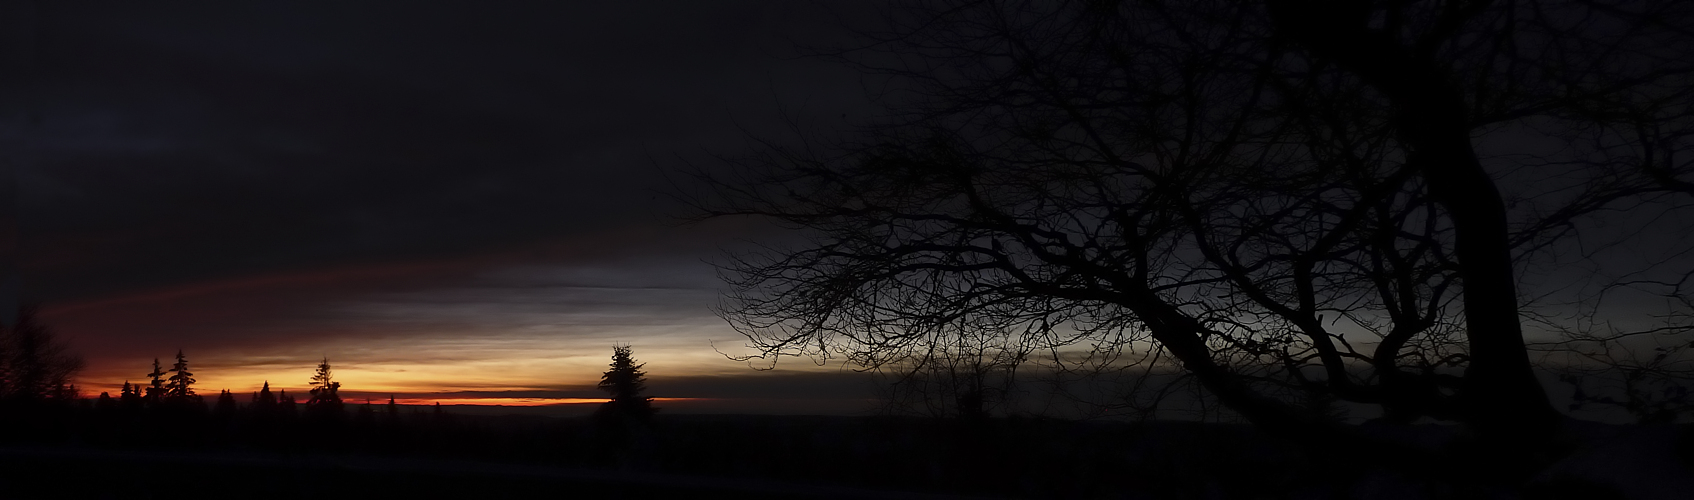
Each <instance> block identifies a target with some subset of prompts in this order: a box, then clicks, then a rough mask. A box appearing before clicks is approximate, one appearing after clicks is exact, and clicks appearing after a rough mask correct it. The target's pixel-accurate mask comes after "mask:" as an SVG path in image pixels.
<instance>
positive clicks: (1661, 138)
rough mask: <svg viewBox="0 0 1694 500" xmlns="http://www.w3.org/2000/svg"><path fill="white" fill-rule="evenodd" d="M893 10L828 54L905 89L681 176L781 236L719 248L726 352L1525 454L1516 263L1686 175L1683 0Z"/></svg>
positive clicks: (1654, 202) (1688, 65) (1528, 428)
mask: <svg viewBox="0 0 1694 500" xmlns="http://www.w3.org/2000/svg"><path fill="white" fill-rule="evenodd" d="M890 23H891V24H890V28H889V29H888V30H886V31H880V32H872V33H868V35H869V36H870V38H871V40H870V43H868V44H866V45H865V47H867V48H864V49H860V50H857V51H846V52H841V53H839V54H837V55H841V56H843V58H844V59H845V60H847V61H849V62H852V63H856V64H860V67H862V68H864V69H866V70H867V71H870V72H873V73H877V74H881V75H886V76H888V77H890V78H891V80H892V81H893V83H892V84H891V85H889V87H888V88H894V89H904V90H907V91H909V93H907V94H898V96H897V97H898V99H893V100H891V101H894V102H896V104H897V108H896V113H895V114H893V115H892V118H891V120H890V122H889V123H884V124H878V125H877V126H875V127H872V128H870V129H869V130H867V131H865V133H864V135H862V136H860V137H858V138H855V139H853V140H852V141H850V142H845V143H836V144H819V143H816V142H815V141H808V142H806V143H804V144H802V145H801V146H798V147H780V146H776V145H768V147H766V148H765V149H763V150H762V151H760V152H758V153H756V154H754V155H753V156H751V157H745V158H738V159H734V160H733V161H732V162H731V163H732V167H734V168H733V169H732V170H730V171H727V172H711V173H705V174H702V177H703V178H704V180H705V181H707V182H708V183H710V185H712V186H713V189H712V191H711V193H710V194H709V195H707V196H708V197H709V198H707V199H704V200H702V201H700V206H701V207H702V208H703V209H704V212H705V213H706V215H707V216H739V215H754V216H763V217H769V218H773V219H775V220H777V221H779V222H780V223H782V224H785V225H787V226H789V227H793V228H797V229H800V230H802V231H804V233H805V234H806V235H807V236H809V237H810V238H811V239H810V240H809V243H808V244H806V245H803V246H799V247H794V248H773V249H770V250H769V251H765V252H754V253H750V254H743V255H737V256H734V257H733V258H732V259H731V261H730V262H729V263H728V264H727V265H725V266H724V271H725V273H724V275H725V277H726V279H727V280H728V281H729V283H730V284H731V285H732V289H733V290H732V292H731V293H730V295H729V297H728V301H727V306H726V307H725V308H724V309H723V310H722V315H723V316H724V317H725V318H726V319H727V320H729V322H730V323H731V324H732V325H734V326H735V327H736V328H737V329H739V330H740V331H741V332H742V333H743V334H745V336H746V337H747V338H748V340H749V345H750V346H751V347H752V348H753V349H755V350H757V352H758V354H757V355H756V356H755V357H760V358H766V359H772V360H774V359H777V358H780V357H782V356H797V355H807V356H813V357H818V358H829V357H834V356H845V357H846V359H847V360H848V361H849V362H852V363H854V364H857V365H859V366H863V367H871V368H877V367H889V366H902V365H912V364H918V365H921V364H922V363H924V362H926V361H925V360H926V359H928V357H931V356H934V355H935V353H937V352H943V353H945V352H947V351H945V349H947V348H949V347H951V346H954V345H958V344H961V343H962V344H968V345H974V346H980V347H983V348H986V349H988V350H990V351H991V352H993V353H996V355H998V353H1008V354H1010V355H1011V356H1008V357H1007V359H1012V360H1018V359H1024V358H1021V357H1019V356H1016V355H1017V354H1020V353H1043V355H1042V356H1040V357H1038V358H1033V359H1041V360H1045V362H1046V363H1049V366H1050V367H1052V368H1055V369H1060V370H1065V371H1069V372H1073V373H1102V372H1109V371H1116V372H1125V371H1128V372H1137V373H1149V372H1158V371H1160V370H1172V371H1180V372H1181V374H1182V375H1181V377H1182V378H1183V379H1185V380H1192V381H1194V382H1196V383H1197V384H1198V385H1199V386H1201V387H1203V388H1204V389H1205V390H1206V393H1207V394H1208V395H1209V396H1210V397H1212V398H1216V400H1217V401H1218V402H1221V403H1222V404H1223V405H1225V406H1226V407H1227V408H1229V409H1231V410H1233V411H1234V412H1236V413H1238V414H1240V415H1242V416H1244V417H1245V418H1247V419H1248V420H1250V421H1253V422H1255V423H1257V424H1260V426H1261V427H1263V428H1266V429H1271V430H1276V431H1278V432H1285V433H1305V434H1315V433H1325V432H1331V430H1334V429H1335V426H1334V425H1333V419H1332V418H1329V417H1328V416H1326V415H1323V413H1325V412H1323V411H1313V410H1312V408H1313V407H1314V406H1313V405H1306V404H1302V403H1301V402H1302V401H1310V400H1314V399H1313V396H1314V395H1316V396H1321V397H1323V398H1335V399H1338V400H1341V401H1348V402H1352V403H1358V404H1367V405H1374V406H1376V407H1378V408H1380V409H1381V411H1382V413H1383V415H1384V416H1385V418H1386V419H1388V420H1390V421H1396V422H1410V421H1412V420H1414V419H1418V418H1423V417H1429V418H1435V419H1443V420H1457V421H1462V422H1466V423H1469V424H1471V425H1473V426H1475V427H1476V428H1477V429H1479V430H1480V431H1481V435H1483V436H1486V437H1488V438H1489V439H1491V440H1493V442H1495V443H1496V444H1499V445H1502V446H1496V447H1495V448H1496V449H1506V448H1514V447H1519V448H1522V449H1524V450H1535V449H1537V448H1538V447H1540V446H1541V444H1542V443H1546V442H1548V441H1547V440H1546V439H1545V438H1546V436H1547V435H1548V434H1549V433H1550V432H1553V430H1554V428H1555V427H1556V426H1557V424H1558V422H1559V418H1560V416H1559V414H1558V413H1557V412H1556V410H1555V409H1554V408H1553V407H1552V405H1551V404H1550V403H1549V401H1548V398H1547V396H1546V394H1545V391H1544V389H1543V388H1542V387H1541V385H1540V383H1539V382H1538V381H1537V379H1536V378H1535V375H1534V373H1533V371H1532V370H1533V369H1532V365H1531V363H1530V358H1529V355H1528V352H1527V350H1526V348H1525V336H1524V328H1523V324H1522V322H1521V319H1520V317H1521V315H1524V314H1526V313H1530V312H1533V311H1531V310H1529V308H1527V307H1526V306H1525V304H1526V303H1527V302H1526V299H1525V298H1524V296H1525V295H1526V293H1525V290H1524V289H1520V284H1522V282H1523V280H1524V279H1526V278H1527V277H1531V276H1545V275H1546V274H1545V272H1544V273H1543V274H1540V275H1538V274H1535V273H1534V272H1532V271H1534V270H1536V269H1545V268H1546V267H1547V266H1552V265H1557V264H1561V263H1569V262H1572V261H1573V260H1579V259H1581V258H1584V257H1588V256H1589V254H1583V253H1581V252H1580V251H1571V250H1570V248H1571V245H1570V244H1569V242H1570V241H1571V240H1572V238H1573V237H1574V236H1575V235H1577V234H1589V235H1595V236H1599V235H1601V234H1603V233H1604V231H1601V232H1598V233H1597V232H1595V230H1594V226H1593V224H1594V222H1593V221H1595V220H1607V219H1605V218H1604V217H1603V216H1604V214H1605V213H1606V212H1608V211H1611V210H1618V209H1628V210H1631V211H1632V212H1634V213H1633V214H1632V216H1634V217H1638V218H1632V224H1634V225H1635V226H1636V227H1638V226H1639V225H1640V224H1641V222H1638V221H1651V220H1662V219H1664V218H1667V217H1668V218H1671V219H1678V218H1681V219H1686V217H1687V214H1688V212H1689V211H1688V210H1687V208H1686V200H1687V196H1686V195H1688V194H1690V193H1694V190H1690V189H1689V186H1691V185H1694V184H1691V183H1690V179H1691V176H1694V165H1691V164H1690V163H1689V162H1688V160H1687V158H1688V155H1689V153H1690V151H1689V148H1690V144H1691V141H1690V139H1691V138H1694V92H1690V76H1691V75H1694V61H1691V60H1690V59H1689V58H1687V57H1686V55H1687V54H1689V53H1694V32H1691V31H1689V30H1687V29H1686V28H1683V27H1684V26H1689V25H1694V8H1691V7H1690V6H1689V4H1687V3H1683V2H1670V1H1644V2H1629V3H1616V4H1614V3H1612V2H1603V1H1587V0H1569V1H1542V2H1536V1H1516V2H1488V1H1460V0H1449V1H1430V2H1389V1H1379V2H1366V1H1315V2H1297V1H1286V0H1267V1H1265V2H1225V1H1193V2H1190V1H1182V2H1167V1H1147V2H1051V3H1048V2H1025V1H1003V2H978V1H968V2H967V1H941V2H928V3H923V4H922V6H920V7H912V8H907V9H903V10H900V11H897V12H896V13H894V14H893V15H892V16H891V17H890ZM866 53H871V54H872V55H873V56H874V57H859V56H861V55H864V54H866ZM867 61H868V62H867ZM1611 220H1616V219H1611ZM1611 236H1615V237H1616V238H1617V239H1616V241H1624V240H1625V239H1627V238H1629V237H1631V236H1635V235H1634V234H1616V235H1611ZM1633 241H1637V242H1642V243H1647V244H1654V245H1669V246H1672V247H1676V248H1680V249H1684V250H1685V249H1686V248H1687V244H1686V242H1685V241H1668V242H1667V241H1662V240H1660V241H1643V240H1639V239H1637V240H1633ZM1672 253H1673V254H1675V253H1676V252H1674V251H1673V252H1672ZM1569 254H1576V256H1575V257H1568V255H1569ZM1587 262H1589V263H1599V264H1608V265H1610V264H1618V262H1616V261H1613V262H1599V261H1587ZM1624 265H1628V264H1627V263H1625V264H1624ZM1538 292H1539V291H1538ZM982 332H1009V333H1011V334H1008V335H1002V336H999V337H995V338H993V339H992V340H990V341H988V342H986V343H985V342H984V341H983V340H980V339H975V338H973V337H972V336H973V335H982V334H983V333H982ZM961 354H964V355H966V356H977V355H980V353H972V352H970V351H964V352H961ZM1321 406H1323V405H1317V407H1321ZM1525 453H1526V454H1533V453H1535V452H1534V451H1527V452H1525Z"/></svg>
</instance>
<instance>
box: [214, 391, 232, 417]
mask: <svg viewBox="0 0 1694 500" xmlns="http://www.w3.org/2000/svg"><path fill="white" fill-rule="evenodd" d="M235 410H236V405H235V393H233V392H229V389H224V390H223V392H220V393H218V406H217V412H218V415H220V416H224V417H228V416H231V415H235Z"/></svg>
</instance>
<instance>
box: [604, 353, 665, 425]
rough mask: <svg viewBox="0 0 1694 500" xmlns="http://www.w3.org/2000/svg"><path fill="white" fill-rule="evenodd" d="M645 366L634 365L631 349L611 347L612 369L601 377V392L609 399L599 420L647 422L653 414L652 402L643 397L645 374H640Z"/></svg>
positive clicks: (645, 381)
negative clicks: (605, 393) (606, 394)
mask: <svg viewBox="0 0 1694 500" xmlns="http://www.w3.org/2000/svg"><path fill="white" fill-rule="evenodd" d="M643 366H647V365H646V363H641V364H637V363H636V362H635V357H634V356H633V355H632V353H631V349H630V346H627V345H623V346H612V364H611V369H610V370H606V373H605V374H604V375H601V376H600V389H601V390H604V391H606V392H607V393H608V394H610V395H611V396H612V400H611V401H607V402H606V403H605V404H603V405H601V406H600V409H599V410H598V412H597V413H598V416H599V417H601V418H602V419H610V420H634V421H646V420H647V418H648V417H651V416H652V415H653V413H654V412H656V411H658V410H657V409H655V408H653V398H649V397H646V396H642V395H641V393H642V392H644V391H646V390H647V373H646V372H643V371H641V367H643Z"/></svg>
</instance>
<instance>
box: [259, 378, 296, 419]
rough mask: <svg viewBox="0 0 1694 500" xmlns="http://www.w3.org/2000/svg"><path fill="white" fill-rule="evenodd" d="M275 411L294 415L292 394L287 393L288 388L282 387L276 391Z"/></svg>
mask: <svg viewBox="0 0 1694 500" xmlns="http://www.w3.org/2000/svg"><path fill="white" fill-rule="evenodd" d="M266 386H267V387H268V386H269V383H267V384H266ZM276 412H277V413H279V414H282V415H286V416H293V415H294V396H290V395H288V389H283V390H281V391H278V392H277V395H276Z"/></svg>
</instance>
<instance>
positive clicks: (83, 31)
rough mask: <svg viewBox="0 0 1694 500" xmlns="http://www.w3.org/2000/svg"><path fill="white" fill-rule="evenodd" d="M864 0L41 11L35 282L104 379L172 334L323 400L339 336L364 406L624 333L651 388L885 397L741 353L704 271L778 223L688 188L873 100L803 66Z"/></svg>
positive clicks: (29, 81) (577, 379)
mask: <svg viewBox="0 0 1694 500" xmlns="http://www.w3.org/2000/svg"><path fill="white" fill-rule="evenodd" d="M867 5H868V4H866V3H863V2H837V3H833V4H831V3H827V2H823V3H818V2H778V1H768V2H639V3H634V2H631V3H624V2H596V3H588V2H568V3H540V2H536V3H497V4H493V5H489V4H480V3H479V4H471V3H461V4H457V5H450V6H449V5H443V4H434V3H428V2H405V3H377V2H357V3H350V4H339V3H338V4H327V3H323V4H310V5H305V6H302V5H298V4H288V3H259V2H239V3H229V4H198V5H194V6H192V7H190V6H181V5H178V6H174V7H167V6H160V5H146V6H141V5H135V4H124V3H112V4H100V5H95V4H85V3H80V2H78V3H68V2H41V3H39V4H37V5H36V6H35V7H34V8H35V9H36V11H35V12H34V14H33V16H32V17H31V18H29V19H26V20H25V21H22V22H21V23H20V24H21V25H23V26H26V27H29V28H32V30H30V34H32V35H33V39H32V40H31V41H32V45H28V47H31V49H30V50H25V51H15V52H13V53H11V54H12V56H14V59H13V60H12V61H11V62H9V63H8V64H11V65H14V67H18V68H24V69H25V71H22V72H21V74H22V75H23V76H22V77H21V78H15V79H9V80H8V81H7V85H8V87H9V88H8V89H7V91H8V94H11V95H14V96H16V95H22V96H25V99H23V100H21V103H20V102H19V101H9V102H11V103H12V104H10V105H8V106H9V107H11V108H12V109H8V110H7V113H6V115H7V119H6V121H5V124H4V125H0V126H4V127H6V128H7V129H9V130H6V131H5V132H6V135H7V136H10V137H15V138H18V139H20V140H21V143H22V147H21V148H20V149H19V151H21V153H18V154H17V156H16V157H15V159H16V160H17V161H15V162H14V163H13V165H12V166H13V169H14V172H13V173H14V175H15V176H16V193H17V206H18V210H17V214H16V217H17V218H16V224H17V226H16V227H17V229H16V231H17V234H18V240H17V241H18V245H19V246H18V248H17V263H18V264H17V265H18V270H17V277H18V280H17V282H16V283H17V288H16V290H17V293H18V295H19V296H21V297H22V299H23V300H25V301H30V302H36V303H39V304H40V305H41V311H42V312H41V316H42V319H43V320H44V322H45V323H47V324H48V325H50V326H51V327H53V328H54V329H55V331H56V332H57V333H58V335H60V336H61V337H63V338H64V339H66V341H67V342H68V343H69V345H70V346H71V348H72V349H73V350H74V351H76V352H78V353H80V354H81V355H82V356H83V357H84V359H85V360H86V362H87V366H86V368H85V369H84V370H83V372H82V374H81V376H80V377H79V383H80V386H81V388H82V390H83V391H84V392H85V393H87V394H90V395H92V394H98V393H99V392H103V391H110V392H112V393H113V394H116V391H117V390H118V386H120V385H121V384H122V383H123V382H124V381H126V380H127V381H131V382H137V381H144V380H145V378H146V377H145V374H146V373H148V371H150V369H151V364H152V362H153V360H154V359H155V358H157V359H159V360H160V362H161V363H163V364H164V365H165V366H166V367H169V366H170V365H171V363H172V362H173V361H174V356H175V355H176V354H177V352H178V351H179V350H180V351H181V352H183V353H184V354H185V355H186V357H187V359H188V361H189V362H190V366H191V368H192V371H193V372H194V374H195V376H196V378H197V379H198V380H199V383H198V384H197V387H198V388H199V391H200V392H201V393H202V394H213V395H215V394H217V392H218V391H219V390H222V389H229V390H232V391H235V392H236V393H238V394H244V393H247V392H250V391H254V390H257V389H258V387H259V385H260V384H262V383H264V382H266V381H268V382H269V383H270V384H271V386H272V387H273V388H282V389H287V390H289V391H291V392H293V391H300V392H304V390H305V388H306V385H307V382H308V379H309V378H310V376H311V375H312V372H313V368H314V366H315V365H316V364H317V363H318V361H319V360H320V359H325V358H327V359H328V360H329V362H330V363H331V365H332V366H333V371H334V374H335V377H336V380H338V381H341V382H342V383H343V387H344V391H346V392H347V393H348V394H350V395H351V396H352V397H354V398H355V399H356V398H360V397H386V396H387V395H389V394H395V395H397V396H396V397H398V398H401V399H410V400H416V401H429V400H433V399H470V400H475V399H477V398H495V399H487V400H486V401H489V402H499V401H507V402H511V401H519V400H522V401H528V402H535V401H551V400H558V401H568V400H569V399H560V398H592V397H598V396H599V393H598V392H597V391H595V390H594V389H593V384H594V383H595V382H597V381H598V377H599V374H600V372H602V371H604V369H605V366H606V364H607V363H608V362H609V360H610V355H611V347H612V345H614V344H619V343H624V344H630V345H632V346H633V348H634V352H635V355H636V358H637V360H638V361H641V362H645V363H647V366H646V370H647V371H648V372H649V374H650V378H651V382H650V386H651V387H652V390H651V395H653V396H658V397H667V398H705V399H679V400H675V401H677V404H696V405H697V406H699V407H700V408H706V407H707V406H710V405H705V403H700V401H707V400H709V401H719V402H722V401H741V403H723V404H719V405H718V406H712V408H716V409H718V410H722V411H735V410H737V409H747V408H755V407H756V408H758V409H760V411H776V412H780V411H793V412H855V411H860V410H863V409H865V408H867V405H868V404H869V403H868V402H867V401H866V400H865V398H867V397H870V396H869V395H870V391H869V390H868V389H869V387H870V386H869V385H868V384H866V383H864V380H863V377H859V376H856V375H855V374H852V373H850V372H843V371H842V370H841V368H840V367H834V366H826V367H815V366H812V365H811V364H809V363H807V362H804V361H801V362H798V363H785V364H784V365H783V366H781V367H780V368H779V369H778V370H775V371H755V370H753V369H752V368H750V367H749V366H748V364H747V363H744V362H736V361H732V360H729V359H727V358H726V357H725V354H738V353H742V352H745V351H744V350H743V349H742V347H741V342H740V337H739V335H737V334H736V333H735V332H734V331H732V330H731V329H730V328H729V327H728V326H727V324H725V323H724V322H723V321H722V320H720V319H719V318H717V317H716V316H714V315H713V313H712V307H713V306H714V305H715V304H716V303H717V301H718V291H719V287H720V286H721V285H720V282H719V281H718V280H717V278H716V276H715V274H714V269H713V267H712V265H711V264H710V263H711V262H712V261H713V260H714V259H716V258H718V257H719V256H721V255H722V253H723V252H724V251H726V250H732V249H734V248H737V247H738V245H745V244H747V242H751V241H762V240H763V239H765V238H770V237H774V236H776V235H775V232H774V231H773V230H772V229H771V228H769V227H766V226H762V225H760V224H759V223H758V222H756V221H746V220H721V221H713V222H708V223H701V224H684V223H682V221H681V220H680V218H679V216H682V215H686V210H685V209H684V208H683V207H681V206H680V205H679V204H678V203H676V202H675V201H674V200H673V199H672V198H669V197H667V193H669V192H671V190H672V189H674V188H672V187H671V186H672V185H673V183H674V182H685V181H676V179H678V178H679V174H680V173H681V172H684V171H687V170H688V169H692V168H708V169H709V168H711V167H712V165H713V164H714V162H716V161H717V160H715V158H717V157H718V156H719V155H733V154H736V153H738V152H741V151H742V150H744V149H745V148H747V147H748V145H749V143H750V141H752V140H755V139H772V138H780V137H784V134H786V133H788V132H790V131H791V130H792V129H793V128H794V127H801V128H805V129H808V130H827V129H830V128H832V127H846V126H848V125H849V124H850V123H853V122H854V121H855V120H860V119H863V118H864V117H866V116H870V115H873V114H875V113H876V111H875V110H876V106H875V104H874V103H873V101H872V99H871V98H870V97H867V96H869V95H870V94H868V93H867V92H866V91H865V87H864V85H863V82H862V79H861V78H860V77H859V75H858V74H856V73H855V72H854V71H852V70H851V69H849V68H845V67H843V66H841V65H839V64H836V63H833V62H829V61H823V60H818V59H816V58H806V57H797V55H798V54H800V53H801V52H802V50H801V47H810V46H827V45H835V44H841V43H846V41H848V40H850V38H849V33H848V31H847V30H846V29H844V26H846V25H851V24H852V23H853V20H854V19H857V18H859V17H863V16H865V15H866V13H867V12H868V11H869V9H868V7H867ZM856 16H858V17H856ZM17 36H20V37H22V36H26V35H17ZM777 140H780V139H777ZM688 401H695V403H686V402H688ZM773 401H774V402H773ZM782 401H791V402H793V403H792V404H787V405H786V406H785V404H784V403H782ZM738 404H739V405H741V406H736V405H738ZM701 405H704V406H701ZM661 406H662V405H661Z"/></svg>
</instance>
